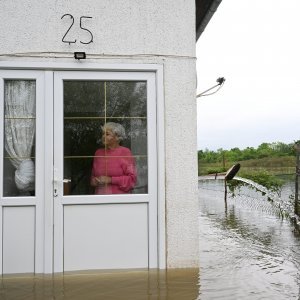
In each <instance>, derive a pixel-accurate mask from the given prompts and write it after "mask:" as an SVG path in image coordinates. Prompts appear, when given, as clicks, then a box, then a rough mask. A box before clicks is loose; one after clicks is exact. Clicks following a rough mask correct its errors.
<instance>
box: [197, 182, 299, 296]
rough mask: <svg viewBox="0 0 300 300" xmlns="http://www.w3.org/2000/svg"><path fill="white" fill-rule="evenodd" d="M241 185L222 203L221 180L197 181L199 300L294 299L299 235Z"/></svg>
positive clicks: (296, 283)
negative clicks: (238, 190) (239, 189)
mask: <svg viewBox="0 0 300 300" xmlns="http://www.w3.org/2000/svg"><path fill="white" fill-rule="evenodd" d="M245 189H246V188H244V190H243V191H242V192H241V195H236V196H235V197H232V196H230V195H228V197H227V207H225V204H224V182H223V181H222V180H214V181H212V180H211V181H206V182H200V183H199V202H200V280H199V283H200V296H199V299H201V300H205V299H247V300H248V299H250V300H252V299H298V297H299V295H300V294H299V282H300V278H299V276H300V275H299V261H300V248H299V246H300V238H299V235H298V234H297V232H296V231H295V230H294V228H293V226H292V223H291V222H290V220H289V219H285V218H281V217H280V215H279V214H278V211H277V209H276V207H274V206H273V204H272V203H271V202H270V201H267V199H264V197H263V196H262V194H261V193H259V192H255V191H248V192H246V190H245ZM283 194H284V193H283ZM299 299H300V298H299Z"/></svg>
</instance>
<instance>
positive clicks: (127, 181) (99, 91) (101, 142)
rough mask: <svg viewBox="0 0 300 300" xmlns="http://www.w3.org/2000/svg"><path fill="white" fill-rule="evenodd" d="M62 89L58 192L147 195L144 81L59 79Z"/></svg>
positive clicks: (145, 84)
mask: <svg viewBox="0 0 300 300" xmlns="http://www.w3.org/2000/svg"><path fill="white" fill-rule="evenodd" d="M63 89H64V176H63V177H64V195H65V196H67V195H89V194H128V193H135V194H136V193H147V192H148V172H147V170H148V166H147V83H146V82H144V81H81V80H80V81H78V80H77V81H71V80H65V81H64V82H63ZM105 128H106V132H107V131H110V132H111V133H112V134H113V135H114V136H115V137H116V140H117V142H116V145H114V146H113V147H114V149H113V150H112V149H111V146H110V145H109V144H108V143H107V142H109V141H106V138H105V136H104V132H105ZM116 146H117V147H116ZM101 178H108V180H109V181H111V182H109V183H108V182H103V183H102V182H101V180H102V179H101Z"/></svg>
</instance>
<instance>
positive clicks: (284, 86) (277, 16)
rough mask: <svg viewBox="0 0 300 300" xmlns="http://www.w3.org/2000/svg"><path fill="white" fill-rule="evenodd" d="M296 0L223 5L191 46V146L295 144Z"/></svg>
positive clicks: (299, 105)
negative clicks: (194, 130) (194, 134)
mask: <svg viewBox="0 0 300 300" xmlns="http://www.w3.org/2000/svg"><path fill="white" fill-rule="evenodd" d="M299 16H300V0H285V1H282V0H223V1H222V3H221V4H220V6H219V8H218V10H217V12H216V13H215V14H214V16H213V17H212V19H211V21H210V23H209V24H208V26H207V27H206V29H205V31H204V33H203V34H202V35H201V36H200V38H199V40H198V42H197V77H198V80H197V81H198V87H197V91H198V93H200V92H202V91H204V90H206V89H208V88H210V87H212V86H213V85H215V84H216V79H217V78H218V77H223V76H224V77H225V78H226V81H225V84H224V86H223V87H222V88H221V89H220V90H219V91H218V92H217V93H216V94H214V95H211V96H207V97H200V98H198V100H197V102H198V104H197V105H198V149H205V148H208V149H210V150H217V149H219V148H223V149H231V148H234V147H239V148H240V149H244V148H246V147H248V146H249V147H257V146H258V145H260V144H261V143H263V142H268V143H270V142H278V141H279V142H284V143H292V142H293V141H295V140H299V139H300V34H299V31H300V17H299Z"/></svg>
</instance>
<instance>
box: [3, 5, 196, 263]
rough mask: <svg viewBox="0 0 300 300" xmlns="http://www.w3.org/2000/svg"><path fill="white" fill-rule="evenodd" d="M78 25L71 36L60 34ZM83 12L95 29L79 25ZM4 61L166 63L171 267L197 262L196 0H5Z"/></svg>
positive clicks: (167, 248)
mask: <svg viewBox="0 0 300 300" xmlns="http://www.w3.org/2000/svg"><path fill="white" fill-rule="evenodd" d="M67 13H69V14H72V15H73V16H74V18H75V19H74V20H75V22H74V25H73V27H72V28H71V30H70V32H69V34H68V35H67V37H66V39H70V40H74V39H76V40H77V42H76V43H72V44H68V43H63V42H62V37H63V35H64V34H65V33H66V31H67V29H68V27H69V26H70V24H71V23H70V18H69V17H64V18H63V19H61V17H62V16H63V15H64V14H67ZM81 16H90V17H92V19H83V26H86V28H88V29H89V30H90V31H91V32H92V33H93V36H94V41H93V43H90V44H88V45H85V44H81V43H80V41H84V42H86V41H88V40H89V39H90V35H89V33H88V32H87V31H84V30H82V29H80V26H79V20H80V17H81ZM0 28H1V31H0V40H1V43H0V61H13V60H14V61H20V62H23V61H35V62H36V61H38V62H40V61H42V62H61V63H66V62H74V58H73V53H74V52H75V51H85V52H86V53H87V59H86V60H85V61H81V62H80V64H84V63H93V62H95V63H98V64H99V63H105V64H116V63H118V64H122V63H130V64H135V63H136V64H140V63H143V64H145V63H147V64H148V63H155V64H161V65H163V70H164V82H163V87H164V114H165V123H164V130H165V132H164V136H165V145H164V149H165V153H163V154H160V155H163V156H164V157H165V182H166V187H165V193H166V194H165V199H166V216H165V218H166V257H167V267H169V268H175V267H195V266H197V265H198V197H197V161H196V101H195V92H196V66H195V62H196V59H195V2H194V1H187V0H164V1H161V0H148V1H140V0H128V1H121V0H115V1H111V0H101V1H97V0H85V1H81V0H80V1H79V0H72V1H70V0H64V1H57V0H56V1H45V0H23V1H12V0H2V1H1V10H0Z"/></svg>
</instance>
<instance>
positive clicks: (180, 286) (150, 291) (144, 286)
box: [0, 269, 199, 300]
mask: <svg viewBox="0 0 300 300" xmlns="http://www.w3.org/2000/svg"><path fill="white" fill-rule="evenodd" d="M198 274H199V272H198V269H186V270H178V269H173V270H168V271H159V270H150V271H148V270H145V271H123V272H120V271H118V272H98V273H97V272H95V273H91V272H89V273H86V274H84V273H81V274H78V273H77V274H67V275H55V276H53V277H52V276H27V277H26V276H24V277H7V276H6V277H4V278H3V279H2V280H1V281H0V282H1V288H0V299H6V300H10V299H13V300H17V299H20V300H21V299H22V300H27V299H28V300H32V299H37V300H38V299H72V300H77V299H80V300H81V299H84V300H89V299H91V300H92V299H93V300H94V299H97V300H98V299H103V300H119V299H120V300H121V299H122V300H124V299H126V300H127V299H128V300H144V299H145V300H146V299H147V300H148V299H151V300H152V299H153V300H154V299H157V300H158V299H160V300H184V299H187V300H188V299H196V298H197V295H198V284H197V281H198Z"/></svg>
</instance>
